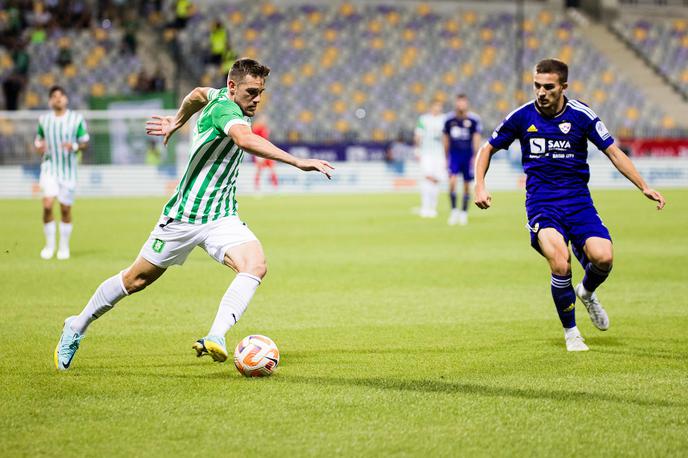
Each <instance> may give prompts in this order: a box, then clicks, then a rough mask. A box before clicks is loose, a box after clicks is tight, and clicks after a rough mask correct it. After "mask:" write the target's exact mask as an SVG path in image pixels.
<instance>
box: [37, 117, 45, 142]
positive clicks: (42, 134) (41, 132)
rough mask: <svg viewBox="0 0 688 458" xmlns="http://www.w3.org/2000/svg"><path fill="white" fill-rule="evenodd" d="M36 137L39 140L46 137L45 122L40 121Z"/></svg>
mask: <svg viewBox="0 0 688 458" xmlns="http://www.w3.org/2000/svg"><path fill="white" fill-rule="evenodd" d="M36 138H37V139H38V140H43V139H44V138H45V131H44V130H43V124H41V122H40V121H38V129H36Z"/></svg>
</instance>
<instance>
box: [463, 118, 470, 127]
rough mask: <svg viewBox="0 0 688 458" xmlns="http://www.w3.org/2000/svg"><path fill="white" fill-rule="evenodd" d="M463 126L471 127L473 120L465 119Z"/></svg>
mask: <svg viewBox="0 0 688 458" xmlns="http://www.w3.org/2000/svg"><path fill="white" fill-rule="evenodd" d="M463 126H464V127H471V122H470V121H469V120H468V119H464V120H463Z"/></svg>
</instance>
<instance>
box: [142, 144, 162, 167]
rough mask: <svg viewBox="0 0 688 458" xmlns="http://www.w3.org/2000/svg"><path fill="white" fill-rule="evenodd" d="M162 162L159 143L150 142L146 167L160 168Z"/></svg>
mask: <svg viewBox="0 0 688 458" xmlns="http://www.w3.org/2000/svg"><path fill="white" fill-rule="evenodd" d="M161 162H162V160H161V155H160V150H159V149H158V142H157V141H156V140H150V141H149V142H148V149H147V150H146V165H154V166H158V165H160V163H161Z"/></svg>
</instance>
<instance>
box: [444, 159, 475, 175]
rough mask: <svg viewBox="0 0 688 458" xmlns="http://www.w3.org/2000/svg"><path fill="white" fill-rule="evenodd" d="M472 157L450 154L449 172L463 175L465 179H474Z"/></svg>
mask: <svg viewBox="0 0 688 458" xmlns="http://www.w3.org/2000/svg"><path fill="white" fill-rule="evenodd" d="M471 159H472V158H471V157H465V156H454V155H450V156H449V174H450V175H463V179H464V181H473V161H472V160H471Z"/></svg>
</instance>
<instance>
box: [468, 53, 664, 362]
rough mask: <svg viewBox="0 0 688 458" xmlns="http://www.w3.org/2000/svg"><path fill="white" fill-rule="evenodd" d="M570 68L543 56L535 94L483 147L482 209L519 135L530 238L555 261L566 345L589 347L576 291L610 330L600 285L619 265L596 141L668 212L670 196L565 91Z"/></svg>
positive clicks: (478, 167)
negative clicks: (594, 178) (592, 152)
mask: <svg viewBox="0 0 688 458" xmlns="http://www.w3.org/2000/svg"><path fill="white" fill-rule="evenodd" d="M568 73H569V69H568V65H566V63H564V62H562V61H561V60H558V59H543V60H541V61H540V62H538V64H537V65H536V66H535V68H534V71H533V92H534V95H535V100H532V101H530V102H528V103H526V104H524V105H522V106H521V107H519V108H517V109H515V110H514V111H512V112H511V113H509V114H508V115H507V117H506V118H505V119H504V121H502V123H501V124H500V125H499V126H497V128H496V129H495V131H494V133H493V134H492V137H491V138H490V140H489V141H488V142H486V143H485V144H484V145H483V146H482V147H481V148H480V151H479V152H478V156H477V158H476V162H475V171H476V176H475V178H476V181H475V204H476V205H477V206H478V207H479V208H482V209H487V208H489V207H490V205H491V203H492V197H491V196H490V194H489V193H488V192H487V190H486V189H485V174H486V173H487V169H488V167H489V165H490V158H491V157H492V155H493V154H494V153H496V152H497V151H499V150H500V149H505V148H508V147H509V145H510V144H511V143H512V142H513V141H514V140H516V139H518V140H519V141H520V143H521V151H522V162H523V170H524V172H525V173H526V176H527V179H526V212H527V214H528V225H527V227H528V228H529V229H530V244H531V246H532V247H533V248H534V249H535V250H537V251H538V252H539V253H540V254H541V255H542V256H544V257H545V259H546V260H547V262H548V264H549V266H550V270H551V272H552V276H551V281H550V284H551V292H552V299H553V300H554V305H555V307H556V309H557V313H558V314H559V319H560V321H561V324H562V325H563V327H564V339H565V342H566V349H567V350H568V351H587V350H588V346H587V345H586V344H585V342H584V339H583V337H582V336H581V333H580V331H579V330H578V327H577V326H576V310H575V303H576V296H578V298H579V299H580V300H581V302H583V305H585V308H586V309H587V310H588V314H589V315H590V319H591V320H592V323H593V324H594V325H595V327H596V328H597V329H599V330H601V331H605V330H607V329H608V328H609V317H608V316H607V312H606V311H605V310H604V308H602V304H601V303H600V301H599V300H598V298H597V295H596V294H595V290H596V289H597V287H599V286H600V285H601V284H602V283H603V282H604V281H605V280H606V279H607V276H608V275H609V273H610V272H611V270H612V263H613V252H612V239H611V236H610V235H609V230H607V228H606V226H605V225H604V224H603V223H602V220H601V219H600V216H599V215H598V214H597V210H596V209H595V206H594V204H593V201H592V197H591V196H590V190H589V189H588V181H589V180H590V167H589V166H588V140H590V141H591V142H592V143H593V144H594V145H595V146H596V147H597V148H599V150H600V151H602V152H604V154H605V155H606V156H607V157H608V158H609V159H610V160H611V162H612V164H613V165H614V167H616V169H617V170H618V171H619V172H621V174H622V175H623V176H625V177H626V178H628V180H629V181H630V182H631V183H633V184H634V185H635V186H636V187H637V188H638V189H640V190H641V191H642V192H643V194H644V195H645V196H646V197H647V198H648V199H650V200H654V201H656V202H658V205H657V209H659V210H661V209H662V208H663V207H664V203H665V202H664V197H662V195H661V194H660V193H659V192H657V191H655V190H654V189H651V188H650V187H649V186H648V185H647V183H645V181H644V180H643V178H642V177H641V176H640V174H639V173H638V170H636V168H635V166H634V165H633V162H631V160H630V159H629V158H628V157H627V156H626V155H625V154H624V153H623V151H621V150H620V149H619V147H618V146H616V145H615V144H614V138H613V137H612V136H611V134H610V133H609V131H608V130H607V127H606V126H605V125H604V123H603V122H602V121H601V120H600V118H599V117H598V116H597V115H596V114H595V112H594V111H592V110H591V109H590V108H589V107H588V106H587V105H585V104H583V103H581V102H579V101H578V100H574V99H568V98H567V97H566V96H565V95H564V91H565V90H566V89H567V87H568V83H567V81H568ZM569 241H570V242H571V247H572V249H573V253H574V254H575V255H576V257H577V258H578V261H579V262H580V263H581V265H582V266H583V269H585V276H584V277H583V281H582V282H581V283H579V284H578V285H576V287H575V289H574V288H573V286H572V283H571V254H570V252H569V246H568V245H569Z"/></svg>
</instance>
